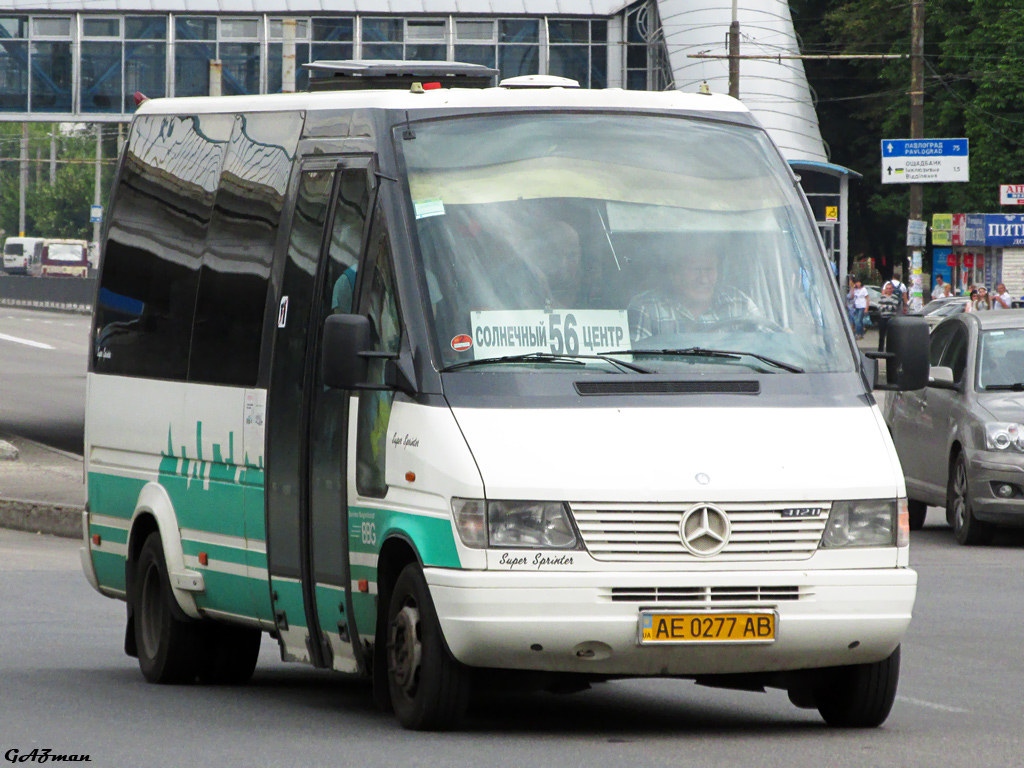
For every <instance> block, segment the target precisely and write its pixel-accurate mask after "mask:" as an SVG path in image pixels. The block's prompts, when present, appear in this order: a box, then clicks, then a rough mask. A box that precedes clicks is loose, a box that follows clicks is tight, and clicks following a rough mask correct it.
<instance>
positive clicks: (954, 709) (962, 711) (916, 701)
mask: <svg viewBox="0 0 1024 768" xmlns="http://www.w3.org/2000/svg"><path fill="white" fill-rule="evenodd" d="M896 700H897V701H905V702H907V703H908V704H916V705H917V706H919V707H927V708H928V709H937V710H939V711H941V712H955V713H957V714H967V713H969V712H970V710H968V709H960V708H959V707H947V706H946V705H945V704H935V703H934V702H931V701H924V700H923V699H912V698H911V697H910V696H897V697H896Z"/></svg>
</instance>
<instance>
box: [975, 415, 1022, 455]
mask: <svg viewBox="0 0 1024 768" xmlns="http://www.w3.org/2000/svg"><path fill="white" fill-rule="evenodd" d="M985 447H986V448H988V449H989V450H990V451H1024V425H1022V424H1013V423H1010V422H1005V421H990V422H988V423H987V424H986V425H985Z"/></svg>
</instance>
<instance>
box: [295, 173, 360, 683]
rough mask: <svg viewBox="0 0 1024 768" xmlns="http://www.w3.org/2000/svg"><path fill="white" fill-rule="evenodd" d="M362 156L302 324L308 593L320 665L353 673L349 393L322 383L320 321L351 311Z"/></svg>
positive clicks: (341, 176)
mask: <svg viewBox="0 0 1024 768" xmlns="http://www.w3.org/2000/svg"><path fill="white" fill-rule="evenodd" d="M368 170H369V169H368V164H367V161H366V159H365V158H346V159H345V160H343V161H342V163H340V164H339V166H338V170H337V179H336V180H335V185H334V188H335V195H334V203H333V212H332V216H331V221H330V222H329V223H328V239H327V243H326V250H325V253H324V257H323V259H322V260H321V270H320V271H321V276H320V278H321V279H320V280H319V281H318V283H319V286H320V288H319V291H318V293H319V300H318V304H319V307H318V310H319V313H318V317H317V321H316V322H315V323H310V339H309V343H310V348H311V349H312V350H314V351H313V354H311V355H309V358H310V360H311V361H312V362H313V366H314V367H313V370H312V371H311V372H310V374H311V375H310V380H311V382H312V390H311V392H310V401H311V402H310V420H309V471H308V476H309V500H310V526H309V551H310V555H311V558H312V562H311V568H310V572H311V581H312V591H313V594H314V600H315V609H316V619H317V625H318V627H319V630H320V644H321V648H322V651H323V654H324V660H325V662H327V663H326V666H331V667H333V668H334V669H336V670H338V671H339V672H358V671H359V665H358V659H357V657H356V655H355V654H356V653H358V648H357V647H356V646H357V645H358V639H359V638H358V633H357V631H356V625H355V621H354V618H353V612H352V604H351V584H352V577H351V573H350V568H349V542H348V487H347V483H346V478H347V466H348V462H349V456H348V434H349V401H350V398H351V395H352V393H351V392H349V391H346V390H340V389H330V388H328V387H325V386H324V383H323V366H322V361H321V349H320V345H321V341H322V338H323V335H322V334H323V327H324V320H325V318H326V317H327V316H328V315H331V314H347V313H350V312H353V311H354V304H353V300H354V297H355V286H356V277H357V276H358V274H359V271H360V270H359V267H360V254H361V253H362V251H363V240H364V237H365V230H366V222H367V219H368V216H369V205H370V199H371V182H372V180H373V178H374V177H372V176H371V175H370V173H369V172H368Z"/></svg>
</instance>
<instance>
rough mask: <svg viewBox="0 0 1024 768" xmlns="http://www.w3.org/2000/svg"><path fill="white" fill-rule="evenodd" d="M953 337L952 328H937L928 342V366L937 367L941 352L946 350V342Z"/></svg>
mask: <svg viewBox="0 0 1024 768" xmlns="http://www.w3.org/2000/svg"><path fill="white" fill-rule="evenodd" d="M952 335H953V326H952V325H944V326H942V327H941V328H937V329H936V330H935V332H934V333H933V334H932V335H931V338H930V339H929V340H928V364H929V365H938V364H939V361H940V360H941V359H942V350H944V349H945V348H946V342H948V341H949V337H950V336H952Z"/></svg>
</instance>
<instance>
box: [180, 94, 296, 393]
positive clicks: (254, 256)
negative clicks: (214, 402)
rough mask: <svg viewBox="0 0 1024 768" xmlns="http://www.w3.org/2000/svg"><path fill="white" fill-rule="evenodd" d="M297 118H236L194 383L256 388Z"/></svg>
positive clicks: (206, 271)
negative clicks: (265, 309) (261, 343)
mask: <svg viewBox="0 0 1024 768" xmlns="http://www.w3.org/2000/svg"><path fill="white" fill-rule="evenodd" d="M301 127H302V117H301V115H299V114H297V113H264V114H260V113H254V114H248V115H236V116H235V117H234V125H233V128H232V131H231V140H230V143H229V144H228V147H227V156H226V158H225V160H224V170H223V172H222V173H221V176H220V185H219V187H218V189H217V196H216V203H215V205H214V209H213V217H212V220H211V222H210V230H209V234H208V236H207V239H206V248H205V251H204V253H203V260H202V268H201V271H200V277H199V292H198V297H197V299H196V318H195V325H194V327H193V330H192V355H191V360H190V363H189V372H188V378H189V381H198V382H204V383H209V384H234V385H238V386H251V385H253V384H255V383H256V378H257V373H258V369H259V359H260V341H261V335H262V327H263V313H264V308H265V306H266V298H267V288H268V285H269V278H270V268H271V263H272V261H273V257H274V247H275V244H276V242H277V235H278V230H279V229H280V225H281V213H282V210H283V207H284V200H285V194H286V192H287V188H288V178H289V176H290V174H291V170H292V161H293V158H294V156H295V146H296V143H297V142H298V138H299V131H300V129H301Z"/></svg>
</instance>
